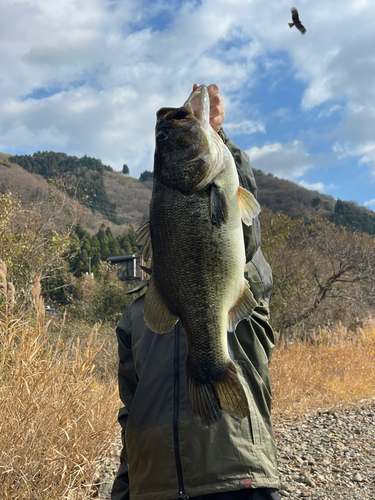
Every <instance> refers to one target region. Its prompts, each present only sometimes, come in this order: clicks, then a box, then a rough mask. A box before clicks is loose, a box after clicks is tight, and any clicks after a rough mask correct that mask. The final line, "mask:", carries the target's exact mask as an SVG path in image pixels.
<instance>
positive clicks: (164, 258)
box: [138, 85, 260, 427]
mask: <svg viewBox="0 0 375 500" xmlns="http://www.w3.org/2000/svg"><path fill="white" fill-rule="evenodd" d="M209 113H210V110H209V96H208V91H207V88H206V86H204V85H201V86H200V87H198V89H197V90H196V91H195V92H193V93H192V94H191V95H190V97H189V99H188V100H187V101H186V103H185V104H184V105H183V106H182V107H180V108H162V109H160V110H159V111H158V112H157V122H156V129H155V130H156V147H155V162H154V184H153V192H152V199H151V204H150V222H149V224H147V225H145V226H143V227H142V228H141V230H140V232H139V237H138V241H139V243H140V244H142V245H143V251H144V254H145V255H144V256H145V258H148V257H151V254H152V275H151V278H150V282H149V287H148V289H147V292H146V297H145V308H144V320H145V323H146V325H147V326H148V327H149V328H150V329H151V330H152V331H154V332H156V333H168V332H170V331H171V330H172V328H173V326H174V325H175V323H176V322H177V321H178V320H179V319H180V320H181V324H182V326H183V330H184V333H185V337H186V341H187V347H188V358H187V367H186V369H187V376H188V389H189V398H190V401H191V405H192V408H193V411H194V414H195V417H196V419H197V422H198V424H199V425H200V426H202V427H209V426H210V425H213V424H214V423H215V422H217V421H218V420H219V419H220V417H221V414H222V410H223V411H225V412H227V413H229V414H231V415H233V416H234V417H238V418H243V417H245V416H247V415H249V407H248V402H247V399H246V395H245V392H244V390H243V387H242V385H241V383H240V381H239V379H238V376H237V370H236V367H235V365H234V363H233V362H232V360H231V359H230V356H229V352H228V347H227V331H232V332H233V331H234V330H235V328H236V325H237V324H238V323H239V321H241V320H243V319H245V318H249V317H250V316H251V314H252V311H253V309H254V307H255V306H256V305H257V302H256V301H255V299H254V297H253V295H252V293H251V291H250V288H249V284H248V282H247V281H246V279H245V278H244V266H245V263H246V257H245V247H244V239H243V231H242V224H241V220H242V221H244V223H245V224H247V225H250V224H251V223H252V218H254V217H256V216H257V215H258V213H259V211H260V209H259V205H258V202H257V201H256V199H255V198H254V196H253V195H252V194H251V193H250V192H249V191H247V190H246V189H244V188H242V187H241V186H239V182H238V174H237V170H236V166H235V163H234V160H233V157H232V155H231V154H230V152H229V150H228V148H227V147H226V146H225V145H224V143H223V141H222V140H221V138H220V137H219V136H218V134H217V133H216V132H215V131H214V130H213V129H212V127H211V126H210V125H209Z"/></svg>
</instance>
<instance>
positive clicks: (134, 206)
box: [0, 152, 375, 234]
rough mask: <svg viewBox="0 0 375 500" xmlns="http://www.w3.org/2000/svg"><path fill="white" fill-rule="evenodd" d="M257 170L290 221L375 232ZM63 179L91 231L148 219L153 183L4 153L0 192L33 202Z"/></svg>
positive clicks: (352, 214) (59, 156) (360, 217)
mask: <svg viewBox="0 0 375 500" xmlns="http://www.w3.org/2000/svg"><path fill="white" fill-rule="evenodd" d="M13 161H17V162H18V163H13ZM19 163H22V164H23V165H19ZM25 167H26V168H25ZM20 168H21V169H22V170H24V171H25V170H26V172H27V173H28V175H25V176H23V175H22V174H21V172H20V171H19V169H20ZM253 171H254V176H255V179H256V182H257V185H258V200H259V203H260V205H261V206H264V207H267V208H268V209H270V210H272V211H274V212H277V211H281V212H284V213H285V214H286V215H288V216H289V217H291V218H306V217H311V216H314V215H319V216H321V217H324V218H328V219H329V220H331V221H332V222H335V223H336V224H340V225H344V226H345V225H348V226H351V227H352V228H354V229H358V230H360V231H361V232H367V233H369V234H375V212H372V211H371V210H369V209H367V208H365V207H362V206H359V205H358V204H356V203H355V202H353V201H343V200H336V199H335V198H334V197H332V196H330V195H327V194H323V193H320V192H318V191H313V190H309V189H307V188H304V187H303V186H300V185H299V184H297V183H295V182H293V181H288V180H285V179H281V178H278V177H275V176H274V175H272V174H265V173H263V172H262V171H261V170H257V169H253ZM38 172H41V174H39V173H38ZM13 174H14V175H13ZM43 174H44V175H43ZM30 176H31V177H30ZM12 177H16V178H17V182H16V185H15V182H12ZM61 178H63V181H64V182H67V183H68V184H69V186H70V185H73V187H74V188H75V191H74V189H73V188H72V189H70V190H69V186H68V189H65V191H66V193H67V194H68V195H70V196H73V197H74V194H77V185H78V187H80V197H81V198H80V197H78V202H79V203H81V204H83V205H84V206H85V207H86V208H87V209H88V210H89V211H90V212H91V213H92V215H93V217H94V218H96V219H97V223H96V224H93V223H92V222H91V223H89V224H88V226H89V227H88V229H89V230H90V232H94V231H96V230H97V229H98V227H99V226H100V224H102V223H103V222H104V223H107V224H108V225H110V226H111V229H112V231H113V232H114V234H116V233H117V234H119V232H121V231H122V230H124V229H128V228H129V227H130V226H133V227H135V228H137V227H139V226H140V225H141V224H142V223H143V222H145V220H147V218H148V210H149V203H150V200H151V194H152V180H147V181H143V182H142V181H140V180H138V179H135V178H133V177H131V176H129V175H124V174H122V173H120V172H114V171H113V169H112V168H111V167H110V166H108V165H103V164H102V162H101V160H98V159H94V158H90V157H87V156H84V157H82V158H80V159H79V158H76V157H72V156H69V155H67V154H66V153H54V152H43V153H40V152H38V153H34V154H33V155H32V156H31V155H19V156H12V155H9V154H6V153H0V192H5V191H6V190H7V189H10V190H11V191H14V192H17V193H18V194H20V196H21V197H27V193H28V191H29V198H34V199H35V196H36V195H35V192H34V195H32V194H31V193H30V192H31V191H32V190H33V189H34V191H35V190H36V191H38V189H39V196H42V191H43V189H44V190H45V189H46V187H47V185H48V183H49V182H54V181H55V180H56V179H60V181H61ZM37 179H38V182H37ZM64 182H62V186H61V187H62V188H63V187H64V186H63V184H64ZM36 185H37V186H38V187H36ZM65 187H66V186H65ZM90 197H91V198H92V199H91V198H90ZM90 225H91V226H92V227H90ZM94 226H95V227H94Z"/></svg>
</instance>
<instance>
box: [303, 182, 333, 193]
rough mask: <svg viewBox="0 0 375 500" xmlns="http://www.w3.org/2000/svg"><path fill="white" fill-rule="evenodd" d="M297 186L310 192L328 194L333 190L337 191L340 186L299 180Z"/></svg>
mask: <svg viewBox="0 0 375 500" xmlns="http://www.w3.org/2000/svg"><path fill="white" fill-rule="evenodd" d="M298 184H299V185H300V186H302V187H304V188H306V189H310V190H312V191H319V192H321V193H328V192H329V191H332V190H334V189H338V188H339V187H340V186H337V185H336V184H328V185H326V184H324V182H312V183H310V182H307V181H305V180H301V181H299V182H298Z"/></svg>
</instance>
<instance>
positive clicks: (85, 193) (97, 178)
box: [8, 151, 117, 222]
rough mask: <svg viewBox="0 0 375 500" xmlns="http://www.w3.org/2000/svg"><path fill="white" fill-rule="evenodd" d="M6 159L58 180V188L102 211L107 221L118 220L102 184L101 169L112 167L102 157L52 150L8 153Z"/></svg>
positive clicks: (29, 170) (50, 178)
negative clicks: (9, 155) (71, 154)
mask: <svg viewBox="0 0 375 500" xmlns="http://www.w3.org/2000/svg"><path fill="white" fill-rule="evenodd" d="M8 160H9V162H10V163H16V164H17V165H20V166H21V167H22V168H24V169H25V170H27V171H28V172H30V173H32V174H38V175H41V176H42V177H43V178H44V179H48V180H49V181H51V182H54V183H56V182H57V183H58V184H57V185H58V187H64V189H65V191H66V192H67V193H68V194H69V196H72V197H74V198H76V199H77V200H78V201H79V202H80V203H82V204H83V205H85V206H87V207H89V208H91V209H92V210H97V211H99V212H102V213H103V212H104V213H105V215H106V217H107V218H108V220H110V221H112V222H117V217H116V211H115V208H116V206H115V204H114V203H112V202H110V201H109V198H108V194H107V192H106V189H105V186H104V172H112V171H113V170H112V168H111V167H109V166H108V165H104V164H103V163H102V161H101V160H97V159H95V158H90V157H89V156H86V155H85V156H83V157H82V158H77V157H75V156H68V155H67V154H65V153H54V152H52V151H50V152H47V151H44V152H43V153H41V152H40V151H38V152H37V153H34V154H33V155H16V156H11V157H10V158H9V159H8Z"/></svg>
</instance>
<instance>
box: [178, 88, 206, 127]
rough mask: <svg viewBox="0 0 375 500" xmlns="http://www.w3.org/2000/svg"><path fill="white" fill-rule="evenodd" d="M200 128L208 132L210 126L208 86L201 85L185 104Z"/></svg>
mask: <svg viewBox="0 0 375 500" xmlns="http://www.w3.org/2000/svg"><path fill="white" fill-rule="evenodd" d="M184 107H186V108H187V109H188V110H189V112H190V113H191V114H192V116H194V118H195V119H196V120H197V121H198V122H199V123H200V126H201V127H202V128H203V129H204V130H205V131H207V130H208V128H209V126H210V97H209V95H208V90H207V87H206V85H199V87H198V88H197V89H196V90H194V92H192V93H191V94H190V96H189V97H188V99H187V101H186V102H185V104H184Z"/></svg>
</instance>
